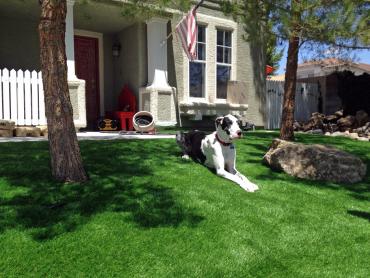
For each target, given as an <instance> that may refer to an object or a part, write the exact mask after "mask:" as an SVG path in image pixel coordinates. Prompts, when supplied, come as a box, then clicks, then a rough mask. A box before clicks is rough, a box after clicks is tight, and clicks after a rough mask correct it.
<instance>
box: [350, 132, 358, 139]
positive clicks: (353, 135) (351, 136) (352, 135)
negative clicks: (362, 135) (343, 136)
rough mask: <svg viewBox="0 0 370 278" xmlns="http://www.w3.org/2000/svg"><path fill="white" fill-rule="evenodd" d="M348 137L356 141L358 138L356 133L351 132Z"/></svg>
mask: <svg viewBox="0 0 370 278" xmlns="http://www.w3.org/2000/svg"><path fill="white" fill-rule="evenodd" d="M348 136H349V137H350V138H352V139H357V138H358V137H359V136H358V134H357V133H356V132H352V133H350V134H348Z"/></svg>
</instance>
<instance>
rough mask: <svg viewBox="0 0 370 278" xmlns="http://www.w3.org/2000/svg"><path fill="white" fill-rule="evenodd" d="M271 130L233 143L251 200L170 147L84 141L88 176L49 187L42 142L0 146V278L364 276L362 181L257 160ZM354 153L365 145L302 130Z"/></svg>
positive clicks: (368, 263)
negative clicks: (309, 177)
mask: <svg viewBox="0 0 370 278" xmlns="http://www.w3.org/2000/svg"><path fill="white" fill-rule="evenodd" d="M274 136H276V133H266V132H254V133H253V132H250V133H247V135H246V136H245V139H242V140H240V141H238V142H237V152H238V157H237V166H238V169H239V170H240V171H241V172H242V173H244V174H246V176H248V177H249V178H250V179H251V180H252V181H253V182H255V183H256V184H258V185H259V186H260V191H258V192H256V193H247V192H245V191H243V190H242V189H241V188H239V187H238V186H237V185H235V184H233V183H231V182H229V181H227V180H224V179H222V178H219V177H217V176H216V175H214V174H213V173H212V172H211V171H209V170H207V169H206V168H205V167H203V166H201V165H199V164H196V163H194V162H189V161H183V160H181V158H179V149H178V147H177V146H176V144H175V142H174V140H153V141H94V142H93V141H84V142H81V149H82V154H83V159H84V164H85V166H86V169H87V171H88V173H89V175H90V181H89V182H88V183H86V184H84V185H76V184H75V185H72V184H69V185H68V184H67V185H63V184H59V183H55V182H53V181H51V179H50V174H49V173H50V169H49V165H48V146H47V143H46V142H25V143H1V144H0V154H1V155H0V248H1V249H0V250H1V251H0V277H20V276H33V277H113V276H114V277H263V278H264V277H335V278H336V277H370V276H369V275H370V174H368V175H367V178H366V180H365V181H364V182H362V183H359V184H356V185H339V184H334V183H326V182H312V181H304V180H300V179H296V178H292V177H289V176H287V175H285V174H284V173H276V172H272V171H271V170H270V169H269V168H267V167H266V166H264V165H262V164H261V158H262V155H263V154H264V153H265V152H266V150H267V147H268V144H269V143H270V142H271V140H272V138H273V137H274ZM298 141H301V142H304V143H327V144H332V145H335V146H337V147H339V148H341V149H344V150H347V151H349V152H351V153H354V154H357V155H359V156H360V157H361V158H362V159H363V160H364V161H366V163H367V165H368V169H370V144H369V143H367V142H358V141H351V140H349V139H346V138H331V137H320V136H313V135H312V136H309V135H298Z"/></svg>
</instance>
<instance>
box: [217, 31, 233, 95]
mask: <svg viewBox="0 0 370 278" xmlns="http://www.w3.org/2000/svg"><path fill="white" fill-rule="evenodd" d="M218 31H221V32H229V33H230V36H231V37H230V41H231V46H226V45H218V44H217V32H218ZM224 39H225V33H224ZM215 40H216V51H215V75H216V77H215V80H216V85H215V88H216V92H215V93H216V95H215V97H216V101H217V102H226V100H227V95H226V98H218V97H217V66H227V67H230V79H229V80H233V79H234V75H235V74H233V73H234V66H233V64H234V63H233V62H234V51H235V47H234V30H230V29H228V28H222V27H217V26H216V39H215ZM218 47H223V48H229V49H230V50H231V55H230V56H231V57H230V59H231V61H230V63H223V62H218V61H217V48H218ZM226 93H227V92H226Z"/></svg>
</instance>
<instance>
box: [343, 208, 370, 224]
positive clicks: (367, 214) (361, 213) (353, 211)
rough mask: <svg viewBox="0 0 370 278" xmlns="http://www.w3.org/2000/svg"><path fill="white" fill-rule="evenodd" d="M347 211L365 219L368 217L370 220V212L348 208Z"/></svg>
mask: <svg viewBox="0 0 370 278" xmlns="http://www.w3.org/2000/svg"><path fill="white" fill-rule="evenodd" d="M347 212H348V213H349V214H350V215H353V216H357V217H360V218H363V219H366V220H367V221H369V222H370V213H368V212H365V211H358V210H347Z"/></svg>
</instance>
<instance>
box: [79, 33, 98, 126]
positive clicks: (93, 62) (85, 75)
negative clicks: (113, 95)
mask: <svg viewBox="0 0 370 278" xmlns="http://www.w3.org/2000/svg"><path fill="white" fill-rule="evenodd" d="M74 41H75V63H76V75H77V77H78V78H79V79H83V80H85V81H86V118H87V129H96V122H97V119H98V117H99V115H100V113H99V112H100V109H99V106H100V101H99V49H98V39H96V38H89V37H82V36H75V40H74Z"/></svg>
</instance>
